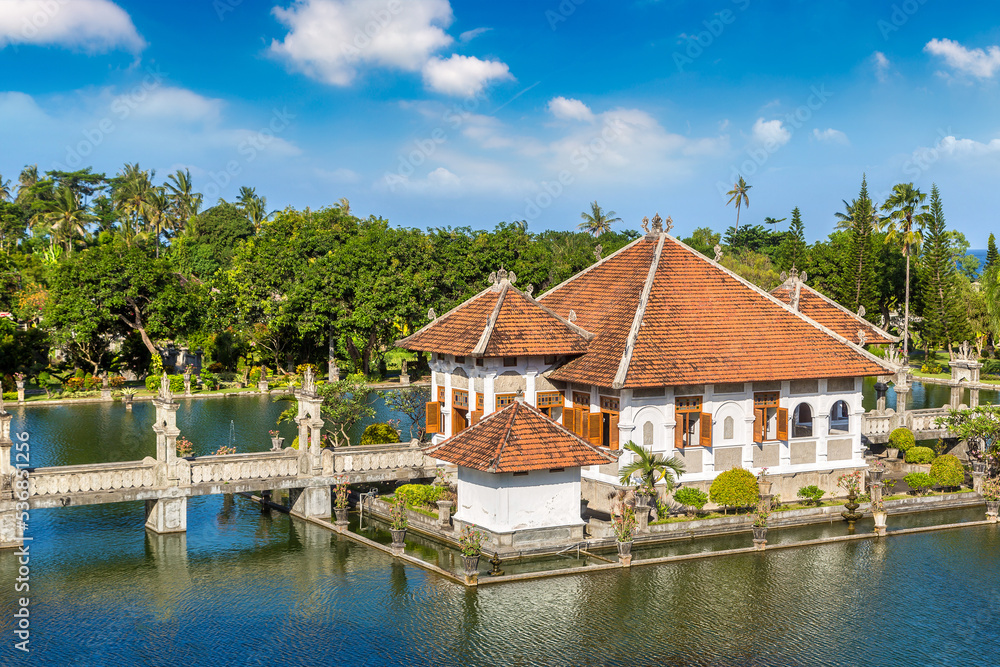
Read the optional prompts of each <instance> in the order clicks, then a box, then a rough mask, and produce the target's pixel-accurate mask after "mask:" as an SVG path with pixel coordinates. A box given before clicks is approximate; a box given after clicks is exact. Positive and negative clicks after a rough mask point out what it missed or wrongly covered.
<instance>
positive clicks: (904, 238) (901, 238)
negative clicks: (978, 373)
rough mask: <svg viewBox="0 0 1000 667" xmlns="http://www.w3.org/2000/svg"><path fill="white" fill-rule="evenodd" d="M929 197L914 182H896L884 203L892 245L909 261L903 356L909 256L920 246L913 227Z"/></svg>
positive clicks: (905, 353) (907, 343) (907, 304)
mask: <svg viewBox="0 0 1000 667" xmlns="http://www.w3.org/2000/svg"><path fill="white" fill-rule="evenodd" d="M926 198H927V195H925V194H924V193H922V192H921V191H920V190H919V189H917V188H915V187H913V183H897V184H896V185H894V186H892V195H891V196H890V197H889V198H888V199H886V200H885V203H884V204H882V210H883V211H886V212H888V214H889V215H888V219H889V225H888V234H887V239H888V240H889V241H890V242H898V243H899V244H900V245H901V246H902V249H903V257H905V258H906V281H905V290H906V294H905V296H904V301H903V304H904V305H903V308H904V311H903V356H904V357H907V356H909V353H910V341H909V335H910V256H911V255H912V253H913V248H914V246H919V245H920V240H921V237H920V229H919V228H917V227H914V222H918V221H919V219H920V218H919V215H920V214H921V213H926V212H927V206H925V205H924V203H923V202H924V199H926Z"/></svg>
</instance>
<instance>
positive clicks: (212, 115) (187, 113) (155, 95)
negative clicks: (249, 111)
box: [134, 87, 223, 122]
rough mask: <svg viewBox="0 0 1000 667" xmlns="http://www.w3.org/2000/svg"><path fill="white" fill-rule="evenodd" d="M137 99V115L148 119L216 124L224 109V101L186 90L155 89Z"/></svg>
mask: <svg viewBox="0 0 1000 667" xmlns="http://www.w3.org/2000/svg"><path fill="white" fill-rule="evenodd" d="M135 99H136V102H135V104H134V106H135V115H136V116H137V117H147V118H170V119H175V120H186V121H209V122H215V121H217V120H218V119H219V117H220V116H221V114H222V107H223V102H222V100H219V99H211V98H208V97H204V96H202V95H199V94H198V93H196V92H194V91H191V90H187V89H186V88H170V87H168V88H155V89H153V90H151V91H149V92H148V94H146V95H145V96H144V97H142V98H141V99H140V97H139V96H138V95H137V96H135Z"/></svg>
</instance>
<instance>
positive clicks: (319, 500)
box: [291, 486, 332, 518]
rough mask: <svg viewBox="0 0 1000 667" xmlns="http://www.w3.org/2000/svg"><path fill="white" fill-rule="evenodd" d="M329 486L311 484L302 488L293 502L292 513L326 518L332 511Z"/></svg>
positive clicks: (306, 516)
mask: <svg viewBox="0 0 1000 667" xmlns="http://www.w3.org/2000/svg"><path fill="white" fill-rule="evenodd" d="M331 503H332V501H331V496H330V487H329V486H310V487H306V488H304V489H300V490H299V493H298V494H296V498H295V500H294V502H293V503H292V510H291V511H292V514H298V515H299V516H302V517H305V518H310V517H316V518H326V517H329V516H330V515H331V514H332V512H331V510H330V508H331V507H332V504H331Z"/></svg>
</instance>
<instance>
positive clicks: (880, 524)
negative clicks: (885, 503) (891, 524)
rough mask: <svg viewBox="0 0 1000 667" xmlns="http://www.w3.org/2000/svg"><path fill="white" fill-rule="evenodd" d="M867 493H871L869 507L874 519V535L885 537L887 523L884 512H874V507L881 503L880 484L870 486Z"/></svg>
mask: <svg viewBox="0 0 1000 667" xmlns="http://www.w3.org/2000/svg"><path fill="white" fill-rule="evenodd" d="M868 491H869V493H871V498H872V501H871V507H872V515H873V516H874V518H875V533H876V534H877V535H885V531H886V523H887V522H886V513H885V511H884V510H883V511H882V512H876V511H875V507H876V506H878V505H880V504H881V503H882V482H877V483H875V484H871V485H870V486H869V489H868Z"/></svg>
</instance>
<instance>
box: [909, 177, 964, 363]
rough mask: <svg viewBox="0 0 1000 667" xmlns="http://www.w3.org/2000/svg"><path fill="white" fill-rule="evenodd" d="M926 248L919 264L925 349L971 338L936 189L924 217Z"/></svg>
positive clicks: (933, 190)
mask: <svg viewBox="0 0 1000 667" xmlns="http://www.w3.org/2000/svg"><path fill="white" fill-rule="evenodd" d="M921 222H923V225H924V228H925V232H924V246H923V252H922V253H921V255H922V256H921V262H920V287H921V290H920V291H921V294H920V300H921V305H922V311H923V313H922V314H923V320H924V321H923V326H922V327H921V329H922V330H923V336H924V340H925V348H929V347H930V346H931V345H934V346H935V348H936V347H940V346H941V345H942V344H945V345H950V344H951V343H952V342H953V341H962V340H965V339H967V338H969V335H970V331H969V325H968V318H967V316H966V312H965V309H964V308H963V306H962V304H961V302H960V299H959V297H958V285H957V283H956V280H957V279H958V272H957V270H956V268H955V258H954V252H953V250H952V247H951V240H950V239H949V238H948V233H947V231H946V229H945V221H944V208H943V207H942V205H941V193H940V192H939V191H938V188H937V185H934V186H933V187H932V188H931V204H930V211H929V212H927V213H924V214H922V215H921Z"/></svg>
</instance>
